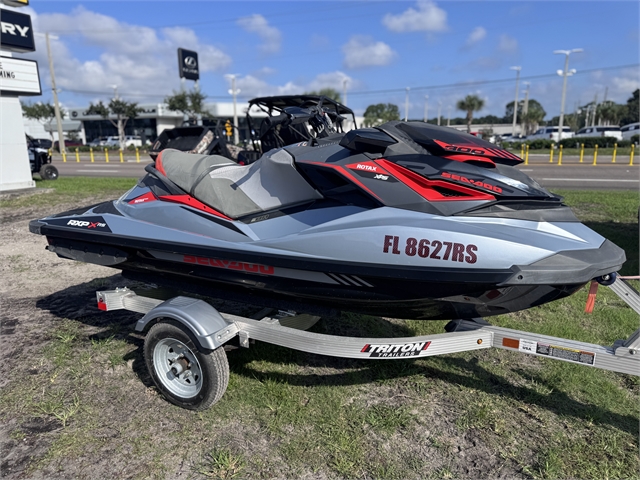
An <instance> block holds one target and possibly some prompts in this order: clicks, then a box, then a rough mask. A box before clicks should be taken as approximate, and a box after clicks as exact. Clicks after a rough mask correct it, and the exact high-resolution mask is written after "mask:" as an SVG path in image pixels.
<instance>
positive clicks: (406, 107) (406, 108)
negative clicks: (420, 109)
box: [404, 87, 411, 122]
mask: <svg viewBox="0 0 640 480" xmlns="http://www.w3.org/2000/svg"><path fill="white" fill-rule="evenodd" d="M409 90H411V89H410V88H409V87H407V88H406V91H407V93H406V95H405V97H404V121H405V122H408V121H409Z"/></svg>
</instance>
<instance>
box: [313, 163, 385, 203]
mask: <svg viewBox="0 0 640 480" xmlns="http://www.w3.org/2000/svg"><path fill="white" fill-rule="evenodd" d="M305 163H310V164H312V165H318V166H320V167H326V168H331V169H333V170H336V171H338V172H339V173H341V174H342V175H343V176H345V177H347V178H348V179H349V180H351V181H352V182H353V183H355V184H356V185H358V186H359V187H360V188H361V189H363V190H364V191H365V192H367V193H368V194H369V195H371V196H372V197H375V198H376V199H377V200H379V201H381V202H382V199H381V198H380V197H379V196H378V195H376V194H375V193H373V192H372V191H371V190H370V189H369V188H367V187H366V186H365V185H364V184H363V183H362V182H361V181H360V180H358V179H357V178H356V177H354V176H353V175H351V173H349V171H348V170H346V169H344V168H342V167H341V166H339V165H327V164H326V163H322V162H305ZM383 203H384V202H383Z"/></svg>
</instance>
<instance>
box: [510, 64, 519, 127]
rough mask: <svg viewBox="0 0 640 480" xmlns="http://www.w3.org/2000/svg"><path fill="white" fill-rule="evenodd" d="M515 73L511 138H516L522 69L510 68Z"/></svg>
mask: <svg viewBox="0 0 640 480" xmlns="http://www.w3.org/2000/svg"><path fill="white" fill-rule="evenodd" d="M510 68H511V70H515V71H516V99H515V100H514V101H513V125H512V126H511V138H515V137H516V117H517V115H518V83H519V82H520V70H522V67H510Z"/></svg>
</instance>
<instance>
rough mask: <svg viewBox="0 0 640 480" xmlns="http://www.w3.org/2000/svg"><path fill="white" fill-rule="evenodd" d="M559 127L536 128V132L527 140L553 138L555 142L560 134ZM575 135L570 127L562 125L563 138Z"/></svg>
mask: <svg viewBox="0 0 640 480" xmlns="http://www.w3.org/2000/svg"><path fill="white" fill-rule="evenodd" d="M559 128H560V127H542V128H539V129H538V130H536V131H535V132H534V133H532V134H531V135H529V136H528V137H527V140H539V139H545V140H553V141H554V142H557V141H558V136H559ZM571 137H573V132H572V131H571V128H569V127H564V126H563V127H562V138H563V139H564V138H571Z"/></svg>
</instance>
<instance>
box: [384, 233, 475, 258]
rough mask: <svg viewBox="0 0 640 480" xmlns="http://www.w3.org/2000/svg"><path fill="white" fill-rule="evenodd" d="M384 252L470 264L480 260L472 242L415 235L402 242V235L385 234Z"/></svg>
mask: <svg viewBox="0 0 640 480" xmlns="http://www.w3.org/2000/svg"><path fill="white" fill-rule="evenodd" d="M382 252H383V253H390V254H393V255H403V254H404V255H407V256H408V257H415V256H418V257H421V258H432V259H434V260H448V261H450V262H460V263H470V264H473V263H476V262H477V261H478V256H477V252H478V247H477V246H476V245H473V244H471V243H469V244H464V243H458V242H447V241H443V240H431V239H426V238H420V239H418V238H413V237H409V238H407V239H406V240H405V241H403V242H401V241H400V237H399V236H397V235H385V236H384V243H383V247H382Z"/></svg>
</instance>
